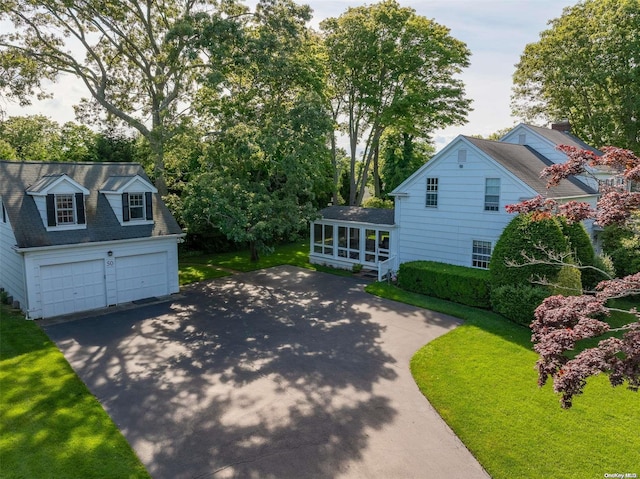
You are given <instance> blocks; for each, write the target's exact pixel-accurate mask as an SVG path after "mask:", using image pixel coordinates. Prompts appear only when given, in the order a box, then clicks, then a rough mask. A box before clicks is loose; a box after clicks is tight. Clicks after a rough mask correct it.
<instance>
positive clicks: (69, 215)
mask: <svg viewBox="0 0 640 479" xmlns="http://www.w3.org/2000/svg"><path fill="white" fill-rule="evenodd" d="M26 192H27V194H28V195H30V196H32V197H33V199H34V201H35V202H36V206H37V207H38V212H39V213H40V217H41V218H42V222H43V224H44V225H45V228H46V229H47V231H64V230H75V229H85V228H86V227H87V224H86V223H87V221H86V216H85V196H88V195H89V190H88V189H86V188H85V187H84V186H82V185H81V184H80V183H78V182H76V181H75V180H73V179H72V178H70V177H69V176H67V175H66V174H59V175H46V176H43V177H41V178H40V179H39V180H38V181H36V182H35V183H34V184H33V185H31V186H29V187H28V188H27V190H26Z"/></svg>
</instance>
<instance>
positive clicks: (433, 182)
mask: <svg viewBox="0 0 640 479" xmlns="http://www.w3.org/2000/svg"><path fill="white" fill-rule="evenodd" d="M425 206H426V207H427V208H436V207H437V206H438V178H427V197H426V200H425Z"/></svg>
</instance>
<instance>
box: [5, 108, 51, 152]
mask: <svg viewBox="0 0 640 479" xmlns="http://www.w3.org/2000/svg"><path fill="white" fill-rule="evenodd" d="M0 138H2V139H3V140H4V141H5V142H7V143H8V144H9V145H11V147H12V148H13V150H14V151H15V155H16V158H15V159H17V160H19V161H59V160H61V159H63V157H62V142H61V129H60V125H59V124H58V123H57V122H56V121H54V120H51V119H50V118H47V117H46V116H43V115H32V116H12V117H9V118H7V119H6V120H4V121H2V122H0Z"/></svg>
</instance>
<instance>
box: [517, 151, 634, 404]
mask: <svg viewBox="0 0 640 479" xmlns="http://www.w3.org/2000/svg"><path fill="white" fill-rule="evenodd" d="M558 149H559V150H561V151H562V152H564V153H565V154H566V155H567V157H568V160H567V161H566V162H565V163H562V164H555V165H552V166H549V167H547V168H545V169H544V170H543V171H542V174H541V177H546V178H548V183H547V186H548V187H549V188H552V187H554V186H556V185H558V184H559V183H560V181H562V180H564V179H567V178H569V177H570V176H592V177H594V178H595V175H594V171H595V170H594V169H596V168H603V167H604V168H606V169H608V171H609V172H611V174H612V178H613V179H614V181H610V182H601V183H600V188H599V189H600V193H601V195H600V198H599V199H598V202H597V205H596V207H595V208H593V207H592V206H591V205H589V204H587V203H583V202H578V201H570V202H568V203H564V204H558V203H557V202H556V201H555V200H553V199H549V198H543V197H542V196H537V197H535V198H533V199H531V200H527V201H523V202H521V203H518V204H515V205H508V206H507V207H506V209H507V211H508V212H512V213H533V214H534V217H539V218H547V217H550V216H552V215H556V216H563V217H565V218H566V219H567V221H569V222H575V221H582V220H588V219H592V220H594V222H595V224H596V225H598V226H603V227H604V226H607V225H620V226H624V225H626V226H631V227H632V228H635V229H638V228H639V226H638V223H637V221H638V219H637V218H634V214H636V215H637V213H638V212H639V211H640V192H634V191H632V190H631V189H630V188H628V187H627V186H628V185H630V184H633V182H635V183H636V184H640V158H638V157H637V156H636V155H635V154H634V153H633V152H631V151H629V150H624V149H621V148H614V147H606V148H603V152H604V153H603V154H602V155H601V156H599V155H597V154H595V153H594V152H592V151H589V150H584V149H579V148H575V147H571V146H560V147H559V148H558ZM552 261H553V259H552ZM622 297H634V298H639V301H638V303H640V273H636V274H632V275H629V276H625V277H623V278H612V279H610V280H606V281H602V282H600V283H599V284H598V285H597V286H596V291H594V292H591V293H586V294H583V295H582V296H560V295H558V296H551V297H549V298H547V299H545V300H544V301H543V302H542V304H541V305H540V306H538V308H537V309H536V311H535V320H534V321H533V322H532V323H531V326H530V327H531V329H532V331H533V335H532V341H533V342H534V349H535V351H536V352H537V353H538V354H539V355H540V357H539V359H538V361H537V363H536V369H537V371H538V384H539V385H540V386H543V385H544V384H545V383H546V382H547V380H548V379H549V377H551V378H552V379H553V387H554V390H555V391H556V392H557V393H560V394H561V395H562V396H561V400H560V402H561V405H562V407H564V408H570V407H571V405H572V400H573V397H574V396H575V395H578V394H582V392H583V389H584V387H585V385H586V380H587V378H588V377H590V376H594V375H596V374H599V373H608V374H609V381H610V382H611V385H612V386H619V385H622V384H625V383H626V384H627V386H628V388H629V389H631V390H633V391H636V392H637V391H638V389H639V388H640V312H639V311H638V308H637V307H634V308H632V309H631V310H630V311H625V312H628V313H630V318H632V319H631V321H630V322H629V323H628V324H626V325H624V326H622V327H621V328H617V329H615V330H614V329H612V328H611V327H610V326H609V324H608V323H606V322H605V321H604V319H605V318H606V317H607V316H608V315H609V314H610V312H611V311H613V310H614V308H613V307H611V306H610V305H609V304H610V303H609V300H611V299H615V298H622ZM619 330H624V331H625V332H624V334H623V335H622V337H621V338H617V337H610V338H607V339H604V340H601V341H600V342H599V343H598V345H597V346H595V347H592V348H587V349H584V350H583V351H582V352H580V353H579V354H578V355H576V356H575V357H574V358H573V359H569V357H568V355H567V354H566V353H567V351H571V350H573V349H575V346H576V342H577V341H579V340H582V339H587V338H595V337H598V336H601V335H602V334H604V333H607V332H610V331H619Z"/></svg>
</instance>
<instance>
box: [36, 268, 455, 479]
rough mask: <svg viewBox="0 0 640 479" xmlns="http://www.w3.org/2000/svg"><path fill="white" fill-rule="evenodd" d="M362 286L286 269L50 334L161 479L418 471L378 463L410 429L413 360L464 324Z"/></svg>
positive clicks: (198, 288) (407, 462)
mask: <svg viewBox="0 0 640 479" xmlns="http://www.w3.org/2000/svg"><path fill="white" fill-rule="evenodd" d="M362 287H363V284H362V283H359V282H358V281H356V280H353V279H351V278H338V277H335V276H331V275H327V274H322V273H315V272H311V271H306V270H302V269H298V268H293V267H278V268H271V269H269V270H263V271H259V272H255V273H248V274H242V275H238V276H234V277H231V278H221V279H217V280H213V281H210V282H207V283H201V284H197V285H193V286H191V287H189V288H186V289H185V290H184V294H183V297H182V298H181V299H178V300H176V301H173V302H166V303H162V304H155V305H148V306H143V307H140V308H137V309H133V310H129V311H122V312H117V313H113V314H108V315H105V316H100V317H95V318H87V319H83V320H79V321H74V322H70V323H65V324H58V325H55V326H50V327H47V328H45V330H46V332H47V333H48V334H49V336H50V337H51V338H52V339H53V340H54V341H55V342H56V343H57V344H58V346H59V347H60V349H61V350H62V351H63V352H64V354H65V356H66V357H67V359H68V360H69V362H70V363H71V365H72V366H73V368H74V369H75V370H76V371H77V373H78V374H79V375H80V377H81V378H82V379H83V381H84V382H85V383H86V384H87V386H88V387H89V389H90V390H91V391H92V393H94V394H95V395H96V396H97V397H98V399H99V400H100V401H101V402H102V404H103V405H104V407H105V409H106V410H107V412H108V413H109V414H110V415H111V417H112V418H113V419H114V421H115V422H116V424H117V425H118V427H119V428H120V429H121V430H122V432H123V434H124V435H125V437H126V438H127V440H128V441H129V442H130V444H131V445H132V446H133V448H134V449H135V451H136V453H137V454H138V455H139V457H140V459H141V460H142V462H143V463H144V464H145V466H146V467H147V469H148V470H149V472H150V473H151V475H152V476H153V477H154V478H195V477H198V478H206V477H216V478H218V477H247V478H250V477H257V478H258V477H259V478H286V477H305V478H309V477H339V476H345V477H373V476H376V477H382V476H385V477H388V476H389V474H385V471H388V472H389V473H391V475H393V476H395V477H417V476H414V473H413V472H411V470H410V469H409V470H407V471H404V472H405V473H403V468H406V467H409V468H411V467H413V466H412V461H413V460H412V459H409V458H403V457H394V458H392V459H389V457H382V455H380V457H379V458H378V459H376V458H375V457H373V458H372V455H375V456H378V455H379V454H378V453H376V452H375V451H377V450H380V451H381V450H382V449H383V448H384V447H386V448H387V450H388V448H389V447H391V449H393V447H394V446H393V445H392V444H390V442H393V441H396V440H397V438H401V437H402V436H403V435H404V433H403V431H402V427H403V426H402V425H403V424H404V421H405V420H406V419H403V421H401V422H400V423H398V414H399V407H400V404H403V401H406V397H407V395H410V396H409V397H411V398H414V396H412V395H413V394H416V392H417V388H416V387H415V385H414V384H413V383H412V381H411V380H410V375H409V373H408V358H410V357H411V354H412V353H413V352H414V351H415V350H416V349H417V348H418V347H420V346H421V345H422V344H424V343H425V342H427V340H429V339H431V337H427V336H429V335H432V336H437V335H439V334H442V333H443V332H446V330H447V329H450V328H452V327H454V326H455V324H456V323H455V322H453V321H451V322H450V323H449V324H445V323H447V321H448V320H446V319H445V320H443V321H442V323H443V324H440V325H437V326H436V327H434V328H432V329H433V331H431V332H426V331H424V317H421V316H420V314H421V313H419V311H418V310H416V309H415V308H409V307H406V308H405V309H404V310H403V311H404V314H400V315H397V314H396V315H395V316H394V314H395V313H394V312H393V311H392V310H391V308H390V307H389V303H385V302H384V301H383V300H379V299H378V298H373V297H372V296H369V295H367V294H366V293H364V292H363V291H362ZM393 307H394V308H395V304H394V305H393ZM383 310H384V311H383ZM385 314H386V315H389V317H390V318H391V317H394V318H396V319H395V320H396V323H390V322H388V321H386V320H385V319H384V317H385ZM405 314H406V316H405ZM412 315H413V316H416V315H417V317H411V316H412ZM374 316H375V317H374ZM381 317H382V318H383V319H382V320H381V319H380V318H381ZM398 318H400V320H398ZM398 321H399V323H398ZM420 333H421V334H422V336H417V334H420ZM407 377H408V378H409V379H407ZM415 397H416V398H417V397H419V393H417V395H416V396H415ZM412 400H413V399H412ZM423 402H424V403H425V405H424V407H427V406H428V403H426V401H424V400H423ZM421 404H422V403H421ZM408 420H409V423H411V420H410V418H408ZM396 447H398V448H399V449H400V450H404V449H406V448H405V447H404V445H401V444H397V445H396ZM374 453H375V454H374ZM404 453H405V454H409V455H413V454H414V453H413V451H411V448H409V449H408V450H406V451H405V452H404ZM424 473H425V471H424V470H423V471H422V474H424Z"/></svg>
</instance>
